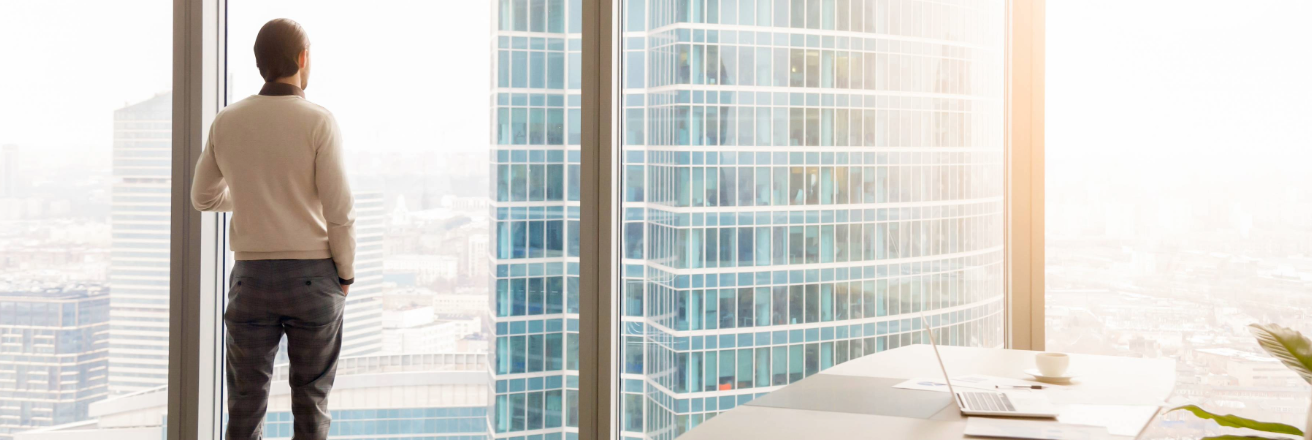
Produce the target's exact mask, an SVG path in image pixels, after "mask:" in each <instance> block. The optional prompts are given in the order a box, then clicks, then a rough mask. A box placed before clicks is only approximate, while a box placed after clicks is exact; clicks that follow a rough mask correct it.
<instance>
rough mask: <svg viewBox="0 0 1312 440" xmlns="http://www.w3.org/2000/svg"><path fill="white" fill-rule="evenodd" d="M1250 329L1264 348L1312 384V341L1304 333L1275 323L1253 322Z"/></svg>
mask: <svg viewBox="0 0 1312 440" xmlns="http://www.w3.org/2000/svg"><path fill="white" fill-rule="evenodd" d="M1248 331H1250V332H1252V333H1253V336H1255V337H1257V343H1258V344H1259V345H1261V346H1262V349H1263V350H1266V352H1267V353H1270V354H1271V356H1273V357H1275V358H1276V359H1280V362H1284V363H1285V367H1287V368H1289V369H1290V370H1293V371H1294V372H1295V373H1298V375H1299V376H1300V377H1302V378H1303V380H1304V381H1306V382H1307V383H1309V384H1312V341H1309V340H1308V339H1307V337H1304V336H1303V334H1302V333H1299V332H1296V331H1293V330H1291V329H1288V328H1285V327H1281V326H1278V325H1275V324H1265V325H1263V324H1252V325H1249V326H1248Z"/></svg>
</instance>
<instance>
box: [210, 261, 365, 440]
mask: <svg viewBox="0 0 1312 440" xmlns="http://www.w3.org/2000/svg"><path fill="white" fill-rule="evenodd" d="M345 303H346V295H345V294H343V293H342V287H341V285H340V284H338V279H337V267H336V266H335V265H334V264H333V260H331V259H324V260H255V261H238V262H237V265H236V267H234V268H233V270H232V278H231V279H230V280H229V289H228V309H227V310H226V311H225V312H224V313H223V322H224V324H226V325H227V328H228V335H227V340H226V343H227V367H228V368H227V376H226V377H227V384H228V427H227V435H226V438H227V439H228V440H239V439H240V440H249V439H260V438H262V437H263V435H264V415H265V411H266V410H267V409H268V405H269V383H270V381H271V379H272V376H273V360H274V357H275V356H276V355H277V354H278V342H279V340H281V339H282V336H283V335H284V334H286V335H287V357H288V358H289V359H290V361H291V371H290V375H289V376H290V378H289V381H288V382H290V385H291V397H292V416H293V417H294V422H293V425H292V429H293V437H292V438H293V439H295V440H322V439H327V438H328V426H329V424H330V423H331V422H332V419H331V417H329V415H328V393H329V392H330V391H332V389H333V379H334V377H335V376H336V374H337V356H338V355H339V354H340V353H341V350H342V310H343V308H344V306H345Z"/></svg>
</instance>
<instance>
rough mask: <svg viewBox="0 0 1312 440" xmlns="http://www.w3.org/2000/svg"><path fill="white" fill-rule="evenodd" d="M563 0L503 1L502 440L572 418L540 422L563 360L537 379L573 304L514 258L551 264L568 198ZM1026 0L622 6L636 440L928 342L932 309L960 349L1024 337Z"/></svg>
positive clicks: (629, 346) (498, 169)
mask: <svg viewBox="0 0 1312 440" xmlns="http://www.w3.org/2000/svg"><path fill="white" fill-rule="evenodd" d="M553 5H555V3H552V2H550V1H546V2H543V1H534V0H527V1H521V0H503V1H501V2H499V3H498V4H497V11H498V23H497V26H498V29H499V31H498V39H497V44H498V53H497V57H496V58H495V61H494V62H495V63H496V69H494V72H495V75H496V79H495V81H496V86H497V88H496V91H495V93H494V97H493V99H495V100H496V102H497V110H496V114H495V115H494V120H495V122H494V124H495V129H494V136H495V142H494V143H495V144H496V147H495V150H496V151H495V153H494V154H493V157H492V160H493V162H494V163H495V169H494V170H493V171H494V175H495V176H497V179H496V182H497V185H496V188H494V189H493V195H494V197H493V198H494V199H495V200H496V203H495V205H496V208H495V209H496V212H495V214H496V215H497V219H498V224H497V227H496V229H495V231H496V232H495V233H496V238H495V247H496V249H495V251H494V252H495V258H494V263H495V264H497V266H496V272H497V290H496V294H495V300H494V308H495V309H496V310H495V311H496V312H497V313H496V315H497V317H498V318H497V332H498V337H497V340H498V345H497V351H496V356H497V359H496V361H495V364H496V365H497V368H496V371H495V373H496V374H497V376H496V378H497V381H496V386H497V396H496V397H497V401H496V402H495V404H494V406H495V410H494V414H493V417H492V423H493V424H494V428H495V429H494V431H495V432H496V435H497V436H498V437H520V436H525V435H532V434H536V433H539V432H546V433H551V432H554V431H553V430H552V429H551V428H552V427H551V426H548V425H545V424H539V421H540V420H542V419H543V417H542V414H543V413H544V412H549V411H551V408H550V407H549V406H546V407H544V406H543V405H542V401H541V400H539V397H537V396H535V393H536V391H537V390H538V389H539V388H537V387H540V386H542V385H543V384H544V383H545V382H544V381H541V380H538V378H539V377H543V376H545V377H547V378H550V377H552V374H551V373H545V374H544V373H536V371H537V370H535V369H534V368H535V367H538V366H540V365H541V362H540V361H537V360H536V359H537V358H538V357H540V356H543V353H544V351H543V350H544V348H543V347H542V346H539V345H535V343H534V342H533V339H532V338H533V335H534V334H535V333H537V332H538V331H539V330H540V331H545V332H547V335H551V334H553V332H555V331H557V330H553V328H552V327H549V325H550V323H551V320H550V319H546V320H545V322H540V321H537V322H535V320H539V319H542V318H544V317H539V316H535V315H534V313H535V312H534V308H535V307H549V306H553V305H554V304H553V303H552V302H551V301H548V302H547V303H546V305H539V304H540V302H541V301H542V300H543V298H547V299H549V298H550V295H546V296H545V297H544V296H543V294H542V288H541V287H534V285H533V284H532V283H531V282H529V283H525V282H520V281H516V280H517V279H520V278H519V277H528V279H529V280H532V279H533V278H532V277H534V276H535V275H532V274H533V273H534V272H531V271H533V270H540V271H542V270H549V269H548V268H549V267H550V265H545V267H544V268H539V269H535V268H534V265H533V264H526V265H524V267H522V268H520V267H517V266H516V265H515V264H506V263H508V262H507V261H505V259H514V260H516V261H514V263H520V262H523V263H532V262H536V261H539V260H537V259H535V258H536V257H534V255H542V256H544V257H549V255H547V254H546V253H545V252H549V251H547V250H546V249H550V247H549V246H547V247H546V249H543V250H538V249H539V248H542V247H543V246H544V244H543V243H547V244H549V243H552V241H551V240H552V239H553V238H552V235H551V229H550V226H546V227H545V228H543V227H540V226H535V224H534V223H535V222H534V221H535V220H538V219H543V220H546V219H549V218H550V217H545V216H546V215H549V214H548V213H549V212H550V211H549V210H546V209H543V210H541V211H535V209H542V208H538V207H540V206H555V205H556V204H555V203H552V202H551V201H552V200H554V199H550V198H549V197H547V198H544V196H548V195H549V194H551V193H550V188H551V186H550V185H552V184H555V182H557V181H556V180H553V176H552V174H550V169H546V175H545V176H544V175H542V174H541V172H540V171H535V168H534V167H535V166H536V167H539V168H537V169H542V168H541V167H544V166H550V165H549V164H551V163H553V162H552V161H551V157H552V156H550V155H549V154H542V153H540V152H537V151H534V150H535V149H540V148H542V147H537V146H536V145H538V144H542V143H544V142H543V141H544V140H545V141H546V142H545V143H546V144H548V145H552V144H551V143H550V141H551V139H552V138H551V136H550V133H551V130H552V127H553V125H552V121H553V120H552V119H551V117H550V116H551V113H550V112H551V111H552V110H553V108H552V107H551V102H552V101H551V96H552V95H551V94H552V93H555V91H554V90H553V89H550V88H549V87H548V88H547V90H541V89H540V88H538V87H537V86H535V84H543V85H546V86H550V85H551V83H550V79H551V78H553V77H552V75H553V70H552V69H551V67H552V64H551V62H550V60H551V58H550V55H551V54H552V52H551V50H553V49H552V48H553V47H559V46H552V44H560V42H559V40H553V38H559V37H560V35H558V34H552V33H550V31H551V28H550V27H549V26H548V27H546V28H545V29H546V30H547V31H548V33H546V34H538V33H535V32H540V30H541V29H544V28H543V27H541V26H539V25H540V24H541V23H539V22H538V21H537V20H538V19H539V18H538V17H539V15H538V14H539V13H540V12H545V17H546V19H547V23H551V21H550V20H551V18H552V17H554V16H553V15H552V12H553V11H555V9H552V6H553ZM569 6H570V7H573V6H574V5H569ZM1003 6H1004V4H1003V3H1002V2H1000V1H997V0H979V1H954V2H924V1H906V0H626V1H624V2H623V9H622V13H623V16H622V25H623V27H624V28H623V36H622V42H623V51H624V54H623V56H622V58H621V59H622V62H623V74H622V85H623V93H622V96H621V97H619V100H620V102H621V104H622V105H623V109H622V110H621V111H622V114H621V124H622V128H621V129H622V131H623V133H622V138H623V151H622V152H621V154H620V155H618V157H621V158H622V159H623V161H624V166H623V179H622V181H623V185H624V186H623V188H622V194H623V206H622V207H621V209H622V212H620V213H618V214H617V216H618V217H619V218H620V219H622V221H623V222H624V225H623V227H622V231H623V234H624V236H623V238H622V243H621V249H620V252H621V254H622V257H623V264H624V267H623V268H622V270H621V273H622V274H623V277H624V279H623V285H622V288H621V289H620V290H621V291H620V292H619V293H618V294H619V295H621V296H620V298H619V301H620V307H621V310H620V313H621V314H622V315H623V317H622V323H623V325H622V326H621V331H622V333H623V334H622V335H617V336H618V337H619V338H621V340H620V343H621V345H622V350H621V351H622V352H621V357H622V358H621V371H620V379H621V381H622V383H621V384H620V386H619V389H620V390H621V392H622V397H621V399H620V403H621V405H622V409H621V412H622V414H621V420H619V424H620V426H619V428H620V429H621V430H622V432H623V435H624V436H625V437H629V438H659V439H670V438H674V437H677V436H678V435H680V434H682V433H684V432H686V431H687V430H688V429H691V428H693V427H695V426H697V425H698V424H700V423H702V422H703V421H704V420H706V419H707V418H709V417H712V416H714V415H715V414H717V413H719V412H721V411H725V410H728V409H731V408H733V407H735V406H737V405H741V404H743V403H746V402H748V401H750V400H752V399H754V398H756V397H759V396H761V395H763V394H765V393H768V392H770V391H772V390H775V389H778V388H779V387H781V386H783V385H787V384H789V383H792V382H796V381H798V380H801V379H803V378H805V377H807V376H809V375H812V374H815V373H816V372H818V371H821V370H823V369H826V368H829V367H831V366H833V365H837V364H840V363H843V362H846V361H847V360H849V359H853V358H856V357H860V356H863V355H866V354H870V353H874V352H878V351H881V350H887V349H892V348H897V347H900V346H903V345H908V344H916V343H921V342H923V340H922V335H923V333H922V332H921V331H920V330H921V324H920V320H919V316H920V315H921V313H922V312H925V315H926V317H927V319H928V320H929V321H930V323H931V326H933V327H934V328H935V329H937V330H936V331H938V332H939V335H940V340H941V341H942V342H943V343H944V344H951V345H975V346H998V345H1000V344H1001V343H1002V311H1003V303H1002V300H1003V296H1002V261H1003V253H1002V229H1001V227H1002V203H1001V200H1002V190H1003V187H1002V179H1001V178H1002V158H1003V149H1002V145H1003V144H1002V131H1001V128H1002V119H1001V118H1002V87H1001V86H1002V64H1001V61H1002V42H1003V40H1002V33H1001V31H1002V29H1001V27H1000V26H999V24H1001V23H1002V22H1003V21H1002V20H1001V14H1002V12H1003ZM568 10H570V11H573V10H572V9H568ZM535 26H538V27H535ZM524 31H527V33H526V32H524ZM566 37H573V36H572V35H566ZM573 41H575V40H570V39H567V40H566V42H567V44H571V45H570V46H568V47H576V46H573V45H572V44H574V43H570V42H573ZM543 48H545V49H546V50H547V51H548V52H547V54H548V55H547V57H546V58H545V59H546V61H547V62H545V63H544V62H543V57H541V56H539V55H538V52H537V51H540V50H542V49H543ZM569 61H570V62H569V63H568V64H567V71H569V72H573V71H574V69H575V68H576V67H577V66H578V64H577V61H575V60H574V59H570V60H569ZM543 67H545V68H546V69H545V72H544V71H543V69H542V68H543ZM571 85H572V84H571ZM544 104H545V105H546V106H547V107H546V108H545V109H538V108H535V107H541V106H543V105H544ZM523 107H527V108H523ZM566 121H568V122H569V123H570V124H575V122H573V121H575V120H574V119H573V118H567V119H566ZM544 134H545V136H544ZM535 136H537V137H535ZM576 142H577V141H574V140H572V139H571V140H570V141H569V145H573V144H575V143H576ZM521 145H522V146H521ZM567 149H568V148H567ZM524 150H528V151H524ZM547 150H548V151H551V147H550V146H548V147H547ZM567 157H568V156H567ZM569 158H571V159H572V158H573V157H569ZM538 164H542V165H538ZM569 176H570V177H571V178H572V180H570V183H569V184H567V185H566V191H567V192H570V193H573V192H574V191H576V190H577V189H576V183H574V182H576V181H577V178H576V177H574V174H573V173H570V174H569ZM534 197H537V198H534ZM536 212H541V213H542V214H536ZM535 215H538V216H537V217H535ZM516 220H529V221H518V222H517V221H516ZM542 223H548V224H549V223H550V222H549V221H546V222H542ZM534 228H543V229H534ZM544 233H545V235H544ZM535 234H537V235H535ZM535 237H537V238H535ZM535 240H537V241H535ZM573 240H576V236H575V235H573V234H567V235H566V246H567V247H571V246H573V245H574V243H576V242H575V241H573ZM534 252H540V253H539V254H534ZM520 259H523V260H520ZM546 261H553V260H550V259H546ZM539 273H540V272H539ZM517 283H518V284H517ZM535 289H536V290H535ZM521 316H523V317H521ZM567 316H568V315H567ZM551 317H553V315H549V314H548V315H546V316H545V318H551ZM570 317H572V316H570ZM525 321H527V322H525ZM567 324H568V321H567ZM569 328H573V327H569ZM555 329H559V327H555ZM519 335H527V336H519ZM520 338H522V339H520ZM503 341H504V342H503ZM550 347H551V346H550V344H548V345H547V349H550ZM548 353H549V352H548ZM506 357H509V358H510V359H509V360H506V359H504V358H506ZM507 372H509V374H507ZM567 377H569V378H571V380H573V379H572V377H573V376H567ZM521 378H523V379H527V380H524V381H523V382H518V380H519V379H521ZM535 380H538V381H537V382H535ZM547 389H550V388H547ZM521 395H523V396H525V397H519V396H521ZM547 403H548V404H550V402H547ZM565 403H566V407H565V411H566V413H567V414H572V413H573V412H574V411H575V409H574V408H573V403H574V402H573V400H572V399H571V400H566V402H565ZM539 428H541V429H544V430H545V431H538V429H539Z"/></svg>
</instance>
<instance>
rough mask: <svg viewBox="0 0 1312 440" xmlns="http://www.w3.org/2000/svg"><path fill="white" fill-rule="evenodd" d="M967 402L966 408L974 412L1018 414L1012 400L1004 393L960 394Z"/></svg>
mask: <svg viewBox="0 0 1312 440" xmlns="http://www.w3.org/2000/svg"><path fill="white" fill-rule="evenodd" d="M959 394H961V398H962V400H964V401H965V402H966V408H967V409H969V410H972V411H989V412H1016V407H1014V406H1012V405H1011V399H1008V398H1007V395H1006V394H1003V393H959Z"/></svg>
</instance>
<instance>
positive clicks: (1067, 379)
mask: <svg viewBox="0 0 1312 440" xmlns="http://www.w3.org/2000/svg"><path fill="white" fill-rule="evenodd" d="M1025 374H1028V375H1030V376H1034V380H1037V381H1039V382H1043V383H1051V384H1057V385H1066V384H1070V383H1071V382H1073V381H1074V380H1075V376H1072V375H1069V374H1067V375H1064V376H1044V375H1043V373H1040V372H1039V370H1037V369H1034V368H1031V369H1028V370H1025Z"/></svg>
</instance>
